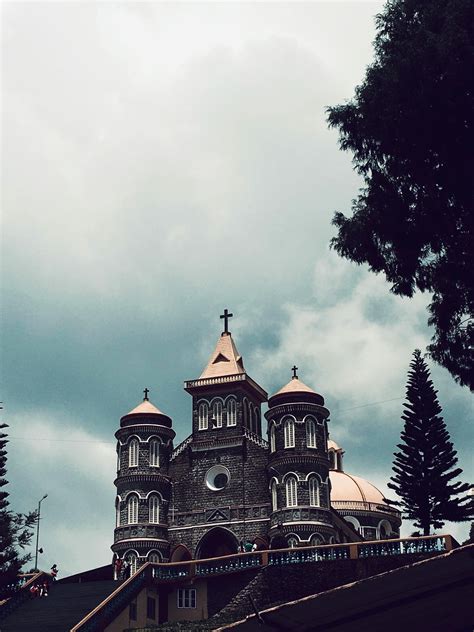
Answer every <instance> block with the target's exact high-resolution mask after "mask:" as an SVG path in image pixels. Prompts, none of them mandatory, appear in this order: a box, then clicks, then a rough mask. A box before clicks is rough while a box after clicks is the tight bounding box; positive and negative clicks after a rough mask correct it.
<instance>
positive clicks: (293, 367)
mask: <svg viewBox="0 0 474 632" xmlns="http://www.w3.org/2000/svg"><path fill="white" fill-rule="evenodd" d="M291 370H292V371H293V377H292V378H291V379H292V380H294V379H298V376H297V375H296V371H297V370H298V367H297V366H296V364H294V365H293V366H292V367H291Z"/></svg>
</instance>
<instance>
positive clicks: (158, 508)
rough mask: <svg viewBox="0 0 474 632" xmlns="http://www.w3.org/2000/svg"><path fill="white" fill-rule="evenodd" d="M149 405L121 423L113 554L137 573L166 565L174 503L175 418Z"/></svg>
mask: <svg viewBox="0 0 474 632" xmlns="http://www.w3.org/2000/svg"><path fill="white" fill-rule="evenodd" d="M147 395H148V389H145V399H144V400H143V402H142V403H141V404H139V405H138V406H137V407H136V408H134V409H133V410H132V411H130V412H129V413H128V414H126V415H124V416H123V417H122V418H121V420H120V428H119V430H117V432H116V433H115V437H116V439H117V478H116V479H115V486H116V488H117V495H116V498H115V514H116V520H115V522H116V524H115V531H114V543H113V545H112V551H113V552H114V556H119V557H121V558H124V559H126V560H127V561H128V562H129V563H130V566H131V569H132V572H133V571H135V570H136V569H137V568H138V567H139V566H141V565H142V564H144V563H145V562H148V561H150V562H159V561H161V560H167V559H168V554H169V538H168V513H169V508H170V502H171V498H172V485H171V480H170V477H169V471H168V469H169V459H170V454H171V452H172V449H173V439H174V436H175V433H174V430H173V429H172V427H171V425H172V422H171V418H170V417H168V415H165V414H164V413H162V412H161V411H160V410H159V409H158V408H157V407H156V406H154V405H153V404H152V403H151V402H150V401H149V400H148V397H147Z"/></svg>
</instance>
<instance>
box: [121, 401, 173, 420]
mask: <svg viewBox="0 0 474 632" xmlns="http://www.w3.org/2000/svg"><path fill="white" fill-rule="evenodd" d="M164 414H165V413H163V412H162V411H161V410H160V409H159V408H157V407H156V406H155V405H154V404H152V403H151V402H150V400H149V399H145V400H143V401H142V402H140V404H138V406H135V408H134V409H133V410H131V411H130V412H129V413H127V415H164ZM127 415H125V416H127Z"/></svg>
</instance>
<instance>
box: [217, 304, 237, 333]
mask: <svg viewBox="0 0 474 632" xmlns="http://www.w3.org/2000/svg"><path fill="white" fill-rule="evenodd" d="M233 315H234V314H229V311H228V309H227V307H226V308H225V310H224V313H223V314H221V315H220V316H219V318H223V319H224V331H223V332H222V333H223V334H228V333H229V318H232V316H233Z"/></svg>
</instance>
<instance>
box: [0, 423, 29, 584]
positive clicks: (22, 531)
mask: <svg viewBox="0 0 474 632" xmlns="http://www.w3.org/2000/svg"><path fill="white" fill-rule="evenodd" d="M4 428H8V426H7V424H0V597H5V596H8V594H9V591H10V590H12V589H14V587H15V585H16V582H17V576H18V573H19V572H20V571H21V568H22V566H23V564H25V563H26V562H28V561H29V560H30V558H31V555H25V554H23V553H22V552H19V551H18V549H21V551H23V550H24V549H25V547H27V546H28V545H29V543H30V540H31V536H32V531H31V527H32V526H33V525H34V524H35V522H36V512H32V513H29V514H19V513H13V512H12V511H11V510H10V509H9V502H8V492H6V491H5V490H4V489H3V488H4V487H5V485H7V484H8V481H7V480H6V479H5V475H6V462H7V451H6V445H7V442H8V439H7V435H6V434H5V433H4V432H1V431H2V430H3V429H4Z"/></svg>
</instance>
